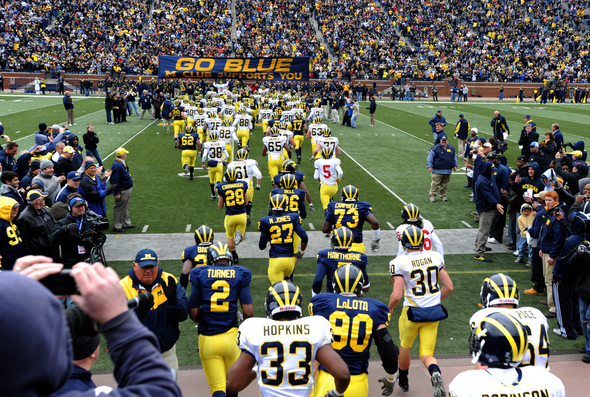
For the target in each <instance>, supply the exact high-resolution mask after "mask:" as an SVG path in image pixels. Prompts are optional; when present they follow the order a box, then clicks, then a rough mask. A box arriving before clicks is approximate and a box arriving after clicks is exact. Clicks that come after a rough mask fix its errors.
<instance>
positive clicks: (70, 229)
mask: <svg viewBox="0 0 590 397" xmlns="http://www.w3.org/2000/svg"><path fill="white" fill-rule="evenodd" d="M66 230H67V231H68V233H71V234H75V235H78V225H77V224H76V223H70V224H69V225H68V226H66Z"/></svg>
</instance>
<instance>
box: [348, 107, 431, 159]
mask: <svg viewBox="0 0 590 397" xmlns="http://www.w3.org/2000/svg"><path fill="white" fill-rule="evenodd" d="M409 113H410V112H409ZM361 116H365V117H366V118H369V116H367V115H366V114H362V113H361ZM376 121H378V122H379V123H381V124H383V125H386V126H388V127H390V128H393V129H394V130H398V131H399V132H403V133H404V134H406V135H409V136H411V137H412V138H416V139H418V140H421V141H422V142H425V143H427V144H429V145H430V146H432V142H428V141H427V140H426V139H422V138H418V137H417V136H416V135H412V134H410V133H409V132H406V131H404V130H400V129H399V128H397V127H394V126H392V125H391V124H387V123H384V122H383V121H381V120H376ZM357 135H360V134H357ZM375 135H377V134H375ZM340 150H342V148H340Z"/></svg>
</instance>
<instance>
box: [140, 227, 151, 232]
mask: <svg viewBox="0 0 590 397" xmlns="http://www.w3.org/2000/svg"><path fill="white" fill-rule="evenodd" d="M148 227H150V225H145V226H144V227H143V229H141V232H142V233H145V232H147V230H148Z"/></svg>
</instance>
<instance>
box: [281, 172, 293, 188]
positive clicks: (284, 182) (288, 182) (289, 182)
mask: <svg viewBox="0 0 590 397" xmlns="http://www.w3.org/2000/svg"><path fill="white" fill-rule="evenodd" d="M280 184H281V186H282V187H283V189H297V179H295V175H293V174H285V175H282V176H281V179H280Z"/></svg>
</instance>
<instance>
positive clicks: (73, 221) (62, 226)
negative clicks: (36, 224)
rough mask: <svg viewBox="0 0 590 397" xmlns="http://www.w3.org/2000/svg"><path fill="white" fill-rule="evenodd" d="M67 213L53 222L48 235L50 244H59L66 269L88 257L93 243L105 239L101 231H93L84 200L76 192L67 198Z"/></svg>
mask: <svg viewBox="0 0 590 397" xmlns="http://www.w3.org/2000/svg"><path fill="white" fill-rule="evenodd" d="M67 206H68V211H69V213H68V215H66V217H65V218H63V219H61V220H60V221H58V222H57V223H56V224H55V227H54V228H53V230H52V231H51V234H50V235H49V239H50V241H51V243H52V244H54V245H59V247H60V250H61V260H62V263H63V264H64V267H65V268H66V269H71V268H72V266H74V264H76V263H78V262H84V261H86V260H87V259H89V258H90V250H91V249H92V247H93V246H94V245H95V243H101V240H104V239H105V236H104V234H103V233H97V234H96V233H94V230H93V229H92V226H91V225H90V223H89V222H88V216H87V215H86V210H87V209H88V207H87V206H86V202H85V201H84V199H83V198H82V197H80V195H79V194H78V193H72V194H71V195H70V196H68V199H67Z"/></svg>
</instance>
